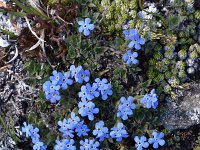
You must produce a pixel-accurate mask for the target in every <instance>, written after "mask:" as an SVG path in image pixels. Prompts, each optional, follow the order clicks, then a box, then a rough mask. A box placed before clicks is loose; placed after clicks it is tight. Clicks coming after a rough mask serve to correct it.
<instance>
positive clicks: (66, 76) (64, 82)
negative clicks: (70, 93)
mask: <svg viewBox="0 0 200 150" xmlns="http://www.w3.org/2000/svg"><path fill="white" fill-rule="evenodd" d="M70 76H71V74H70V73H69V72H65V73H64V75H63V77H62V82H61V87H62V89H63V90H66V89H67V88H68V85H72V83H73V80H72V79H69V77H70Z"/></svg>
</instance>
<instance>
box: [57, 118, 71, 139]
mask: <svg viewBox="0 0 200 150" xmlns="http://www.w3.org/2000/svg"><path fill="white" fill-rule="evenodd" d="M58 125H59V126H60V128H59V131H60V132H62V133H63V137H68V136H69V137H70V138H73V137H74V135H73V130H72V129H71V128H70V124H69V123H68V120H66V119H65V118H64V119H63V121H58Z"/></svg>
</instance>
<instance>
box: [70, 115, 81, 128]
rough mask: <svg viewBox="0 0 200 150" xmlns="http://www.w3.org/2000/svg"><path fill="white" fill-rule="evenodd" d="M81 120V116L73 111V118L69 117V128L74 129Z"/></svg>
mask: <svg viewBox="0 0 200 150" xmlns="http://www.w3.org/2000/svg"><path fill="white" fill-rule="evenodd" d="M79 121H80V118H79V117H78V116H76V115H75V113H74V112H71V118H69V119H68V123H69V128H70V129H72V130H73V129H74V128H75V127H76V125H77V124H78V123H79Z"/></svg>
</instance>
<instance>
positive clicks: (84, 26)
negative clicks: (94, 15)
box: [78, 18, 94, 36]
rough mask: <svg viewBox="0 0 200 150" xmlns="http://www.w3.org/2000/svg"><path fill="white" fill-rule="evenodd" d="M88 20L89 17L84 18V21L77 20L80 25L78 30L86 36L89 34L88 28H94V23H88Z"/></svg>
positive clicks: (89, 20)
mask: <svg viewBox="0 0 200 150" xmlns="http://www.w3.org/2000/svg"><path fill="white" fill-rule="evenodd" d="M90 22H91V19H90V18H86V19H85V21H79V22H78V24H79V25H80V27H79V29H78V31H79V32H83V34H84V35H85V36H88V35H89V34H90V30H91V31H92V30H93V29H94V24H90Z"/></svg>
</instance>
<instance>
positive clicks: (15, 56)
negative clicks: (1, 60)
mask: <svg viewBox="0 0 200 150" xmlns="http://www.w3.org/2000/svg"><path fill="white" fill-rule="evenodd" d="M15 49H16V52H15V55H14V57H13V58H12V59H11V60H10V61H8V62H6V64H9V63H11V62H12V61H14V60H15V59H16V58H17V56H18V55H19V51H18V48H17V45H15Z"/></svg>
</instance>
